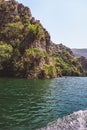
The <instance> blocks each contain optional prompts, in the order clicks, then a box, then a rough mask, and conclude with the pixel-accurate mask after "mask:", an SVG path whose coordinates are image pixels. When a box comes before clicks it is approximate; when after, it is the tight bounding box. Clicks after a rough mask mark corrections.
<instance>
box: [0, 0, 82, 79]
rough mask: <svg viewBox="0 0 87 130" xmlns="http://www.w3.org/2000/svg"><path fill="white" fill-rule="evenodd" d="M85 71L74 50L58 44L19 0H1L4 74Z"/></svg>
mask: <svg viewBox="0 0 87 130" xmlns="http://www.w3.org/2000/svg"><path fill="white" fill-rule="evenodd" d="M81 73H82V68H81V64H80V63H79V61H78V60H77V59H76V58H75V57H74V56H73V53H72V51H71V50H70V49H69V48H67V47H66V46H64V45H62V44H54V43H53V42H52V41H51V38H50V35H49V33H48V31H47V30H46V29H45V28H44V27H43V26H42V24H41V23H40V21H39V20H36V19H35V18H34V17H33V16H32V14H31V11H30V9H29V8H28V7H25V6H24V5H23V4H20V3H18V2H17V1H15V0H9V1H5V0H1V1H0V76H12V77H25V78H53V77H57V76H62V75H69V76H70V75H73V76H76V75H78V76H79V75H81Z"/></svg>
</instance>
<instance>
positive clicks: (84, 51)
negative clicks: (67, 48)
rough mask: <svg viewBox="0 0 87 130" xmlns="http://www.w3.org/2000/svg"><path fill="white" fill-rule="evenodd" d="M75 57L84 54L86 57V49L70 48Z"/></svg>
mask: <svg viewBox="0 0 87 130" xmlns="http://www.w3.org/2000/svg"><path fill="white" fill-rule="evenodd" d="M72 51H73V53H74V55H75V56H76V57H81V56H84V57H86V58H87V49H72Z"/></svg>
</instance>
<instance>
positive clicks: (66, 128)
mask: <svg viewBox="0 0 87 130" xmlns="http://www.w3.org/2000/svg"><path fill="white" fill-rule="evenodd" d="M38 130H87V110H85V111H78V112H74V113H73V114H71V115H69V116H66V117H64V118H62V119H58V120H57V121H55V122H52V123H49V124H48V125H47V127H45V128H41V129H38Z"/></svg>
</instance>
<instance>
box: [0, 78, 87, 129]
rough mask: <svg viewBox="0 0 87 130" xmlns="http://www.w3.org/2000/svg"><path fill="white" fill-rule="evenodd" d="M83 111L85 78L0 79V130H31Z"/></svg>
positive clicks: (85, 106) (86, 100) (86, 103)
mask: <svg viewBox="0 0 87 130" xmlns="http://www.w3.org/2000/svg"><path fill="white" fill-rule="evenodd" d="M84 109H87V77H67V78H65V77H63V78H57V79H52V80H28V79H10V78H8V79H7V78H5V79H3V78H1V79H0V130H4V129H6V130H35V129H37V128H40V127H44V126H46V125H47V123H49V122H51V121H54V120H56V119H58V118H60V117H64V116H66V115H69V114H71V113H73V112H76V111H78V110H84Z"/></svg>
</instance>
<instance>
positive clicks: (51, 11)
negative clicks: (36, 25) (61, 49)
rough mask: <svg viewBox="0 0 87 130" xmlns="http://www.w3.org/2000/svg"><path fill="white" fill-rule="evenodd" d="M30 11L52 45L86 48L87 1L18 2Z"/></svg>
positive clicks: (39, 0) (48, 0)
mask: <svg viewBox="0 0 87 130" xmlns="http://www.w3.org/2000/svg"><path fill="white" fill-rule="evenodd" d="M18 1H19V2H20V3H23V4H24V5H26V6H28V7H29V8H30V9H31V12H32V15H33V16H34V17H35V18H36V19H39V20H40V21H41V23H42V25H43V26H44V27H45V28H46V29H47V30H48V32H49V33H50V35H51V40H52V41H53V42H54V43H57V44H59V43H63V44H64V45H66V46H68V47H70V48H87V0H18Z"/></svg>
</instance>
